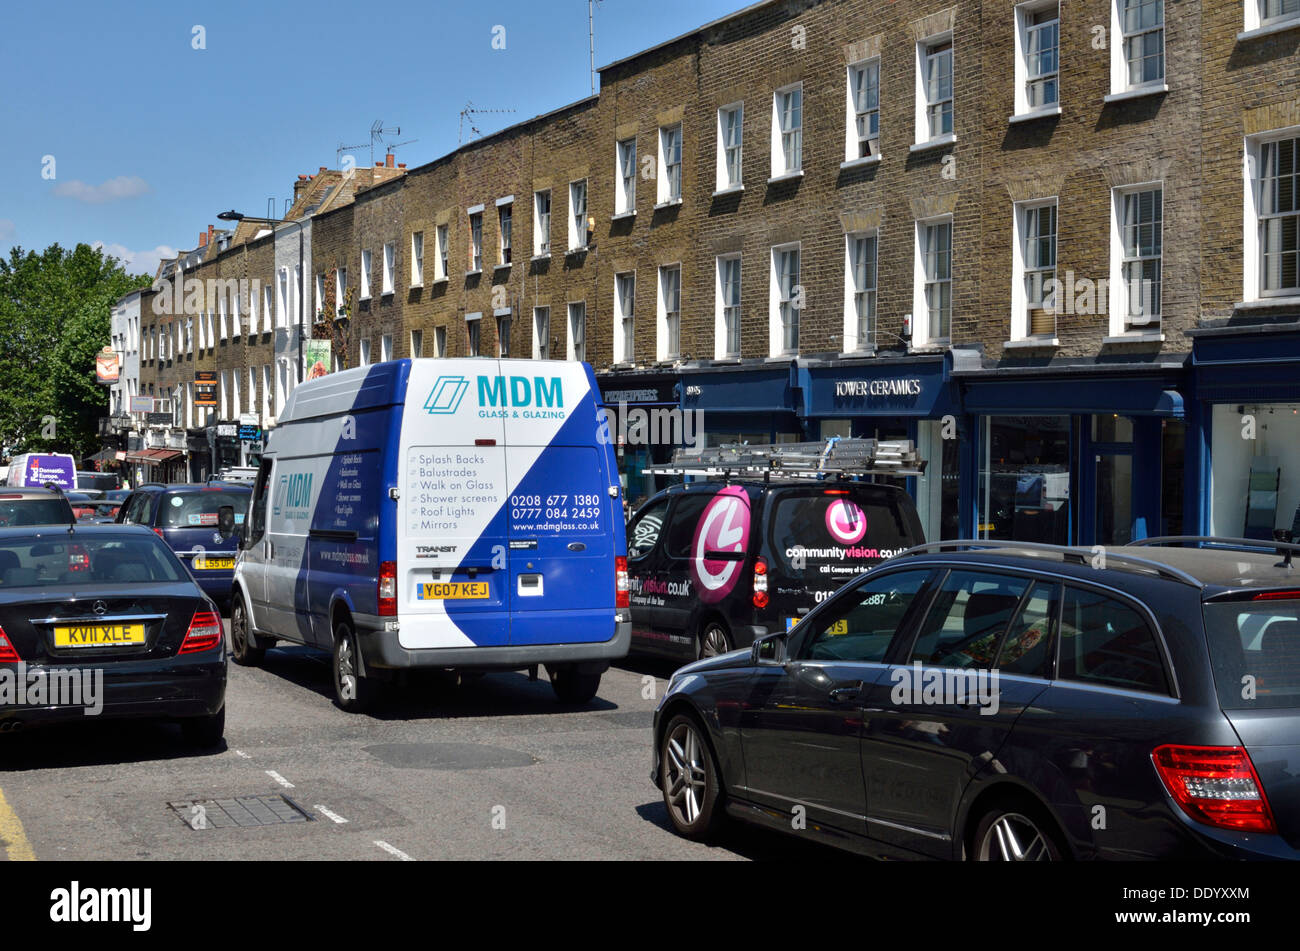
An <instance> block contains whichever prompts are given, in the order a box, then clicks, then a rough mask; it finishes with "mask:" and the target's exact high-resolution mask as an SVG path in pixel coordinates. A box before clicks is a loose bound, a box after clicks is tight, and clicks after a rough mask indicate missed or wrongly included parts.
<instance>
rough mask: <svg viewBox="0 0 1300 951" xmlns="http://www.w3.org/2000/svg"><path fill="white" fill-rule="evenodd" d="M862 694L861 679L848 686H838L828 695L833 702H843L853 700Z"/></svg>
mask: <svg viewBox="0 0 1300 951" xmlns="http://www.w3.org/2000/svg"><path fill="white" fill-rule="evenodd" d="M861 694H862V681H861V680H859V681H858V682H857V683H855V684H850V685H849V686H847V687H836V688H835V689H834V690H832V691H831V692H830V693H829V694H828V696H829V697H830V698H831V702H832V703H843V702H844V701H845V700H852V699H854V698H855V697H858V696H860V695H861Z"/></svg>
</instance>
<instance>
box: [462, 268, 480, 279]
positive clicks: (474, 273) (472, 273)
mask: <svg viewBox="0 0 1300 951" xmlns="http://www.w3.org/2000/svg"><path fill="white" fill-rule="evenodd" d="M482 273H483V269H482V268H479V269H478V270H476V271H466V272H465V276H466V277H478V276H479V275H480V274H482Z"/></svg>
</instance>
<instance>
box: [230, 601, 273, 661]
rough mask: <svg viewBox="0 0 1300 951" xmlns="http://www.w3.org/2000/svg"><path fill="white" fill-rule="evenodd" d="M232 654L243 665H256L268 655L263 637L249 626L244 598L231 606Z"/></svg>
mask: <svg viewBox="0 0 1300 951" xmlns="http://www.w3.org/2000/svg"><path fill="white" fill-rule="evenodd" d="M230 656H231V658H232V659H233V660H234V662H235V663H236V664H239V666H241V667H256V666H257V665H258V664H260V663H261V662H262V658H264V657H265V656H266V648H265V647H263V646H262V644H261V639H260V638H259V637H258V636H257V635H256V634H254V633H253V631H252V629H251V627H250V626H249V623H248V612H247V611H246V610H245V609H244V600H243V598H236V599H235V603H234V604H232V605H231V606H230Z"/></svg>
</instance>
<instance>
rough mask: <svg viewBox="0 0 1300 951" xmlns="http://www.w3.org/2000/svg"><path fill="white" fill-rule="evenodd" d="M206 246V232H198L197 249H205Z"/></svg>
mask: <svg viewBox="0 0 1300 951" xmlns="http://www.w3.org/2000/svg"><path fill="white" fill-rule="evenodd" d="M207 246H208V233H207V232H206V231H200V232H199V247H200V248H206V247H207Z"/></svg>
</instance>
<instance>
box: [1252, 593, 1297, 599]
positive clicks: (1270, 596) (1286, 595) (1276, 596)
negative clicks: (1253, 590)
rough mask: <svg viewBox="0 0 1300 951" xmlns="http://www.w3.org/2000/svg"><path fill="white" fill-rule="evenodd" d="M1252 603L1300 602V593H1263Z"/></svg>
mask: <svg viewBox="0 0 1300 951" xmlns="http://www.w3.org/2000/svg"><path fill="white" fill-rule="evenodd" d="M1250 600H1252V601H1300V591H1261V592H1260V593H1259V594H1256V595H1252V596H1251V599H1250Z"/></svg>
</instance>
